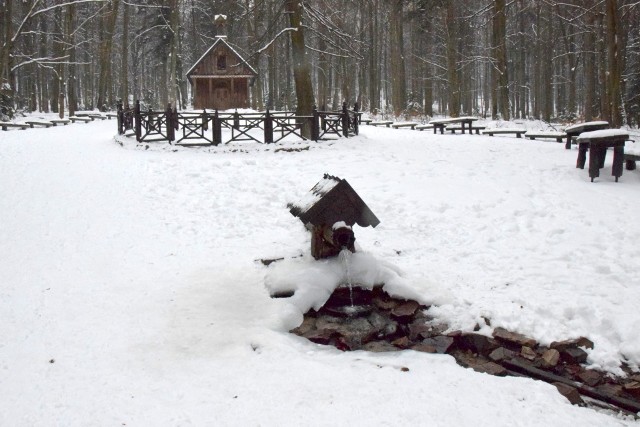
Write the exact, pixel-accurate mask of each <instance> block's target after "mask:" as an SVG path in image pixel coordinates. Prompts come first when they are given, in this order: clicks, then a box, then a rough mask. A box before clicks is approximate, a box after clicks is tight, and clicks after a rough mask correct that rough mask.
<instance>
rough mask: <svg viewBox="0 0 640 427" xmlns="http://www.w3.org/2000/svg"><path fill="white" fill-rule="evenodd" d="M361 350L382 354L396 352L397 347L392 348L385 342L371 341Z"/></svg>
mask: <svg viewBox="0 0 640 427" xmlns="http://www.w3.org/2000/svg"><path fill="white" fill-rule="evenodd" d="M362 350H366V351H371V352H374V353H382V352H385V351H398V348H397V347H394V346H392V345H391V344H389V343H388V342H386V341H372V342H369V343H366V344H365V345H363V346H362Z"/></svg>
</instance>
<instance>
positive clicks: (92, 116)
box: [87, 114, 107, 120]
mask: <svg viewBox="0 0 640 427" xmlns="http://www.w3.org/2000/svg"><path fill="white" fill-rule="evenodd" d="M87 117H90V118H92V119H100V120H106V119H107V116H103V115H102V114H89V115H88V116H87Z"/></svg>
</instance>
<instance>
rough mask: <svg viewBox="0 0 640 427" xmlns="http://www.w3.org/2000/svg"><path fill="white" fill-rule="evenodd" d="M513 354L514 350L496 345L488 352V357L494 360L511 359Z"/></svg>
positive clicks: (514, 353)
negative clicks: (496, 346)
mask: <svg viewBox="0 0 640 427" xmlns="http://www.w3.org/2000/svg"><path fill="white" fill-rule="evenodd" d="M515 355H516V352H515V351H511V350H508V349H506V348H504V347H498V348H496V349H495V350H493V351H492V352H491V354H489V359H491V360H493V361H494V362H501V361H503V360H509V359H513V358H514V357H515Z"/></svg>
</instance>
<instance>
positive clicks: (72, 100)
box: [65, 4, 78, 116]
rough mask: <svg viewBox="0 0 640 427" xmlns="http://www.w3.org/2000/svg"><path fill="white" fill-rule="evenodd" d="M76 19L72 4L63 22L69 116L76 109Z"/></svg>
mask: <svg viewBox="0 0 640 427" xmlns="http://www.w3.org/2000/svg"><path fill="white" fill-rule="evenodd" d="M75 19H76V6H75V5H74V4H71V5H69V7H68V8H67V16H66V21H65V39H66V42H67V46H68V49H69V66H68V73H67V102H68V103H69V115H70V116H73V115H75V114H76V110H77V109H78V101H77V95H76V84H77V76H76V68H77V67H76V46H75V36H74V29H75V28H74V26H73V25H74V22H75Z"/></svg>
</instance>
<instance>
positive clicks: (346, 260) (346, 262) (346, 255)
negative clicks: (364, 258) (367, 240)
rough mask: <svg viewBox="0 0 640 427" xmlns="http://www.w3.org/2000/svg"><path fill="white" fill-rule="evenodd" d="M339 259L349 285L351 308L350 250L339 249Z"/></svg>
mask: <svg viewBox="0 0 640 427" xmlns="http://www.w3.org/2000/svg"><path fill="white" fill-rule="evenodd" d="M340 259H341V260H342V265H343V266H344V275H345V278H346V280H347V285H348V286H349V299H350V302H351V308H353V281H352V279H351V251H350V250H349V249H347V248H345V247H343V248H342V250H341V251H340Z"/></svg>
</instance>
